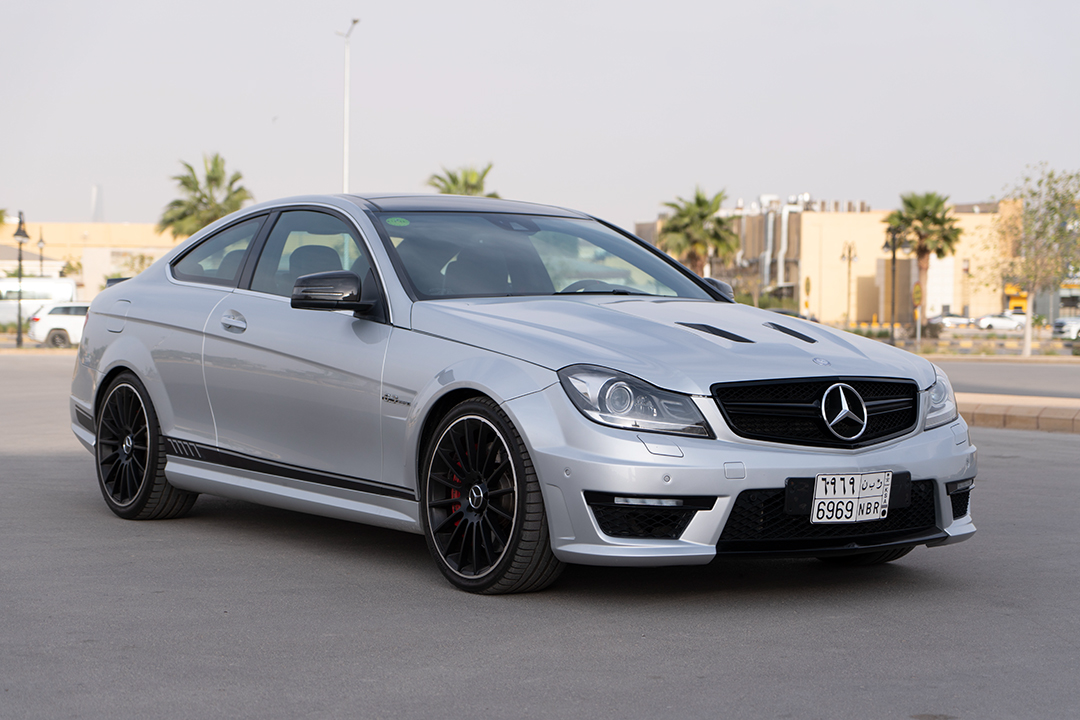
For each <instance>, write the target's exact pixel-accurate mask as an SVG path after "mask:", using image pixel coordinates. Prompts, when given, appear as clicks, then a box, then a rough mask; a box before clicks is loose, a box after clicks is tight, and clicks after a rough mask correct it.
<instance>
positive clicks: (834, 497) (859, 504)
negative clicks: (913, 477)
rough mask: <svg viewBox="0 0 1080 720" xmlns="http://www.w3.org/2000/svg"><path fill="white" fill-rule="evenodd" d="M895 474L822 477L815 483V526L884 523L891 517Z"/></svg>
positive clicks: (812, 512) (813, 512) (812, 511)
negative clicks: (881, 521)
mask: <svg viewBox="0 0 1080 720" xmlns="http://www.w3.org/2000/svg"><path fill="white" fill-rule="evenodd" d="M891 486H892V470H885V471H883V472H874V473H854V474H849V475H832V474H827V473H825V474H821V475H818V476H817V477H816V478H815V479H814V504H813V505H812V506H811V507H810V522H812V523H853V522H867V521H869V520H882V519H884V518H885V517H886V516H887V515H888V514H889V489H890V487H891Z"/></svg>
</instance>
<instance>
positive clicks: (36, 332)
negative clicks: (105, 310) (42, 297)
mask: <svg viewBox="0 0 1080 720" xmlns="http://www.w3.org/2000/svg"><path fill="white" fill-rule="evenodd" d="M89 308H90V303H85V302H69V303H54V304H52V305H46V306H44V307H43V308H41V309H40V310H38V311H37V312H36V313H34V315H33V316H31V318H30V332H29V333H28V335H29V337H30V339H31V340H33V341H35V342H39V343H45V344H46V345H49V346H51V347H59V348H63V347H71V346H72V345H78V344H79V343H80V342H81V341H82V332H83V323H85V322H86V312H87V310H88V309H89Z"/></svg>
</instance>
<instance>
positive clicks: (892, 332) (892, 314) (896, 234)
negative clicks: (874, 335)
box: [882, 226, 905, 345]
mask: <svg viewBox="0 0 1080 720" xmlns="http://www.w3.org/2000/svg"><path fill="white" fill-rule="evenodd" d="M904 230H905V229H904V228H902V227H899V226H892V227H890V228H889V229H888V233H889V239H888V240H887V241H886V242H885V246H884V247H883V248H882V250H891V251H892V268H891V271H892V304H891V305H890V307H889V344H890V345H896V247H897V245H899V244H900V237H901V236H902V235H903V234H904Z"/></svg>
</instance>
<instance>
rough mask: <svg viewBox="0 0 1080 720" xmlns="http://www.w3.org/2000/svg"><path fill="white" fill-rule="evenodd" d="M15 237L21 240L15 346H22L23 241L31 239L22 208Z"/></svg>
mask: <svg viewBox="0 0 1080 720" xmlns="http://www.w3.org/2000/svg"><path fill="white" fill-rule="evenodd" d="M15 239H16V240H18V241H19V299H18V301H17V304H16V306H15V307H16V310H15V318H16V325H15V347H17V348H21V347H22V276H23V266H22V246H23V243H24V242H26V241H27V240H29V239H30V236H29V235H27V234H26V222H25V220H24V219H23V212H22V210H20V211H19V229H18V230H16V231H15Z"/></svg>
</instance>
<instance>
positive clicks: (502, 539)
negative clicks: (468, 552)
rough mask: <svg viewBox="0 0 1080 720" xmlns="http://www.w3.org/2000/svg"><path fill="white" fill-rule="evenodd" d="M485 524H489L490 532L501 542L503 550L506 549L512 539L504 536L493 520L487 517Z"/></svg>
mask: <svg viewBox="0 0 1080 720" xmlns="http://www.w3.org/2000/svg"><path fill="white" fill-rule="evenodd" d="M484 522H485V523H487V526H488V530H490V531H491V534H492V535H493V536H494V537H495V539H496V540H498V541H499V543H500V544H501V545H502V548H505V547H506V544H507V543H508V542H509V541H510V539H509V538H508V537H507V536H506V535H503V532H502V529H501V528H499V526H498V525H496V524H495V523H493V522H491V518H488V517H485V518H484ZM502 548H499V550H500V552H501V551H502Z"/></svg>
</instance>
